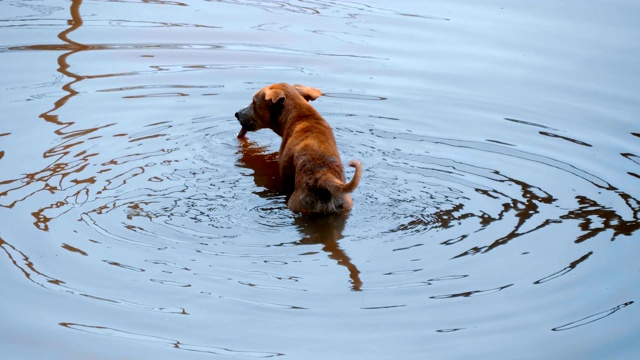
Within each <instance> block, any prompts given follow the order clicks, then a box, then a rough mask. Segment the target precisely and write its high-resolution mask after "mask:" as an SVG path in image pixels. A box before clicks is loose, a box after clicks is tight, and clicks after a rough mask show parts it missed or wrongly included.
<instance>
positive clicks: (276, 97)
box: [264, 89, 284, 104]
mask: <svg viewBox="0 0 640 360" xmlns="http://www.w3.org/2000/svg"><path fill="white" fill-rule="evenodd" d="M264 99H265V100H267V101H269V100H270V101H271V102H272V103H274V104H275V103H278V102H282V101H284V91H282V90H280V89H267V90H265V92H264Z"/></svg>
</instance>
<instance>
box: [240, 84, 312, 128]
mask: <svg viewBox="0 0 640 360" xmlns="http://www.w3.org/2000/svg"><path fill="white" fill-rule="evenodd" d="M320 95H322V92H321V91H320V90H318V89H315V88H311V87H308V86H304V85H297V84H296V85H293V86H292V85H289V84H285V83H280V84H273V85H269V86H267V87H264V88H262V89H260V90H259V91H258V92H257V93H255V94H254V95H253V100H252V101H251V104H249V106H247V107H245V108H244V109H241V110H240V111H238V112H236V119H238V121H239V122H240V125H241V126H242V129H241V130H240V133H238V138H244V137H245V136H246V134H247V132H248V131H256V130H260V129H265V128H269V129H272V130H273V131H275V132H276V133H278V134H280V131H281V129H280V121H279V118H280V115H281V114H282V111H283V109H284V108H285V106H287V103H288V102H291V101H296V100H297V101H303V100H306V101H311V100H315V99H317V98H318V97H320Z"/></svg>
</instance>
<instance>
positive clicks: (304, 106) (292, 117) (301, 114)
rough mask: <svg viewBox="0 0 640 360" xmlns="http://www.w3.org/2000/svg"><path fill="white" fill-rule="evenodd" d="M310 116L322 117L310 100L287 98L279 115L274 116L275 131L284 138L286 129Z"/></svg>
mask: <svg viewBox="0 0 640 360" xmlns="http://www.w3.org/2000/svg"><path fill="white" fill-rule="evenodd" d="M310 116H311V117H314V118H320V115H319V114H318V112H317V111H316V109H314V108H313V106H311V104H309V103H308V102H306V101H305V102H296V101H290V102H289V101H286V100H285V103H284V106H283V107H282V109H281V110H280V113H279V115H276V116H274V120H275V121H273V125H274V127H273V131H274V132H275V133H276V134H278V135H280V136H281V137H283V138H284V137H285V136H286V134H285V133H284V130H285V129H293V125H294V123H296V122H300V121H305V120H306V119H308V118H309V117H310Z"/></svg>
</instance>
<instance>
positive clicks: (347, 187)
mask: <svg viewBox="0 0 640 360" xmlns="http://www.w3.org/2000/svg"><path fill="white" fill-rule="evenodd" d="M349 166H351V167H353V168H355V169H356V173H355V174H354V175H353V179H351V181H349V182H348V183H346V184H343V185H342V186H341V190H342V192H345V193H350V192H353V190H355V189H356V187H358V184H360V177H361V176H362V163H361V162H360V161H359V160H351V161H349Z"/></svg>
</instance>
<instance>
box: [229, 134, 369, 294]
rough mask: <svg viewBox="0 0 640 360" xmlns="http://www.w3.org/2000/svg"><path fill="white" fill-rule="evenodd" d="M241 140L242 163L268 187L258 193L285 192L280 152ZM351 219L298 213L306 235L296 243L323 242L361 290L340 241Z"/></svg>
mask: <svg viewBox="0 0 640 360" xmlns="http://www.w3.org/2000/svg"><path fill="white" fill-rule="evenodd" d="M239 142H240V150H239V151H238V154H239V155H240V158H239V159H238V166H240V167H243V168H247V169H250V170H253V174H252V176H253V178H254V182H255V184H256V186H258V187H261V188H263V189H264V190H262V191H258V192H254V193H255V194H257V195H259V196H261V197H265V198H267V197H273V196H281V195H284V192H283V191H284V190H283V188H282V182H281V180H280V174H279V170H278V154H277V152H275V153H273V152H269V150H268V149H267V147H264V146H259V145H257V144H256V143H255V142H252V141H249V140H246V139H241V140H239ZM283 201H284V200H283ZM286 211H288V210H286ZM347 218H348V214H332V215H308V216H300V215H296V216H295V218H294V224H295V226H296V227H297V228H298V230H299V231H300V233H301V234H302V238H301V239H300V240H297V241H295V242H293V243H294V244H297V245H322V250H323V251H325V252H326V253H327V254H328V256H329V258H331V259H333V260H336V261H337V262H338V264H340V265H342V266H344V267H345V268H347V270H348V271H349V277H350V278H351V289H352V290H355V291H360V289H361V287H362V280H360V270H358V268H357V267H356V266H355V265H354V264H353V263H352V262H351V259H350V258H349V256H347V254H346V253H345V252H344V250H342V249H341V248H340V245H339V244H338V241H339V240H340V239H342V238H343V236H342V232H343V231H344V226H345V223H346V221H347Z"/></svg>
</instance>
